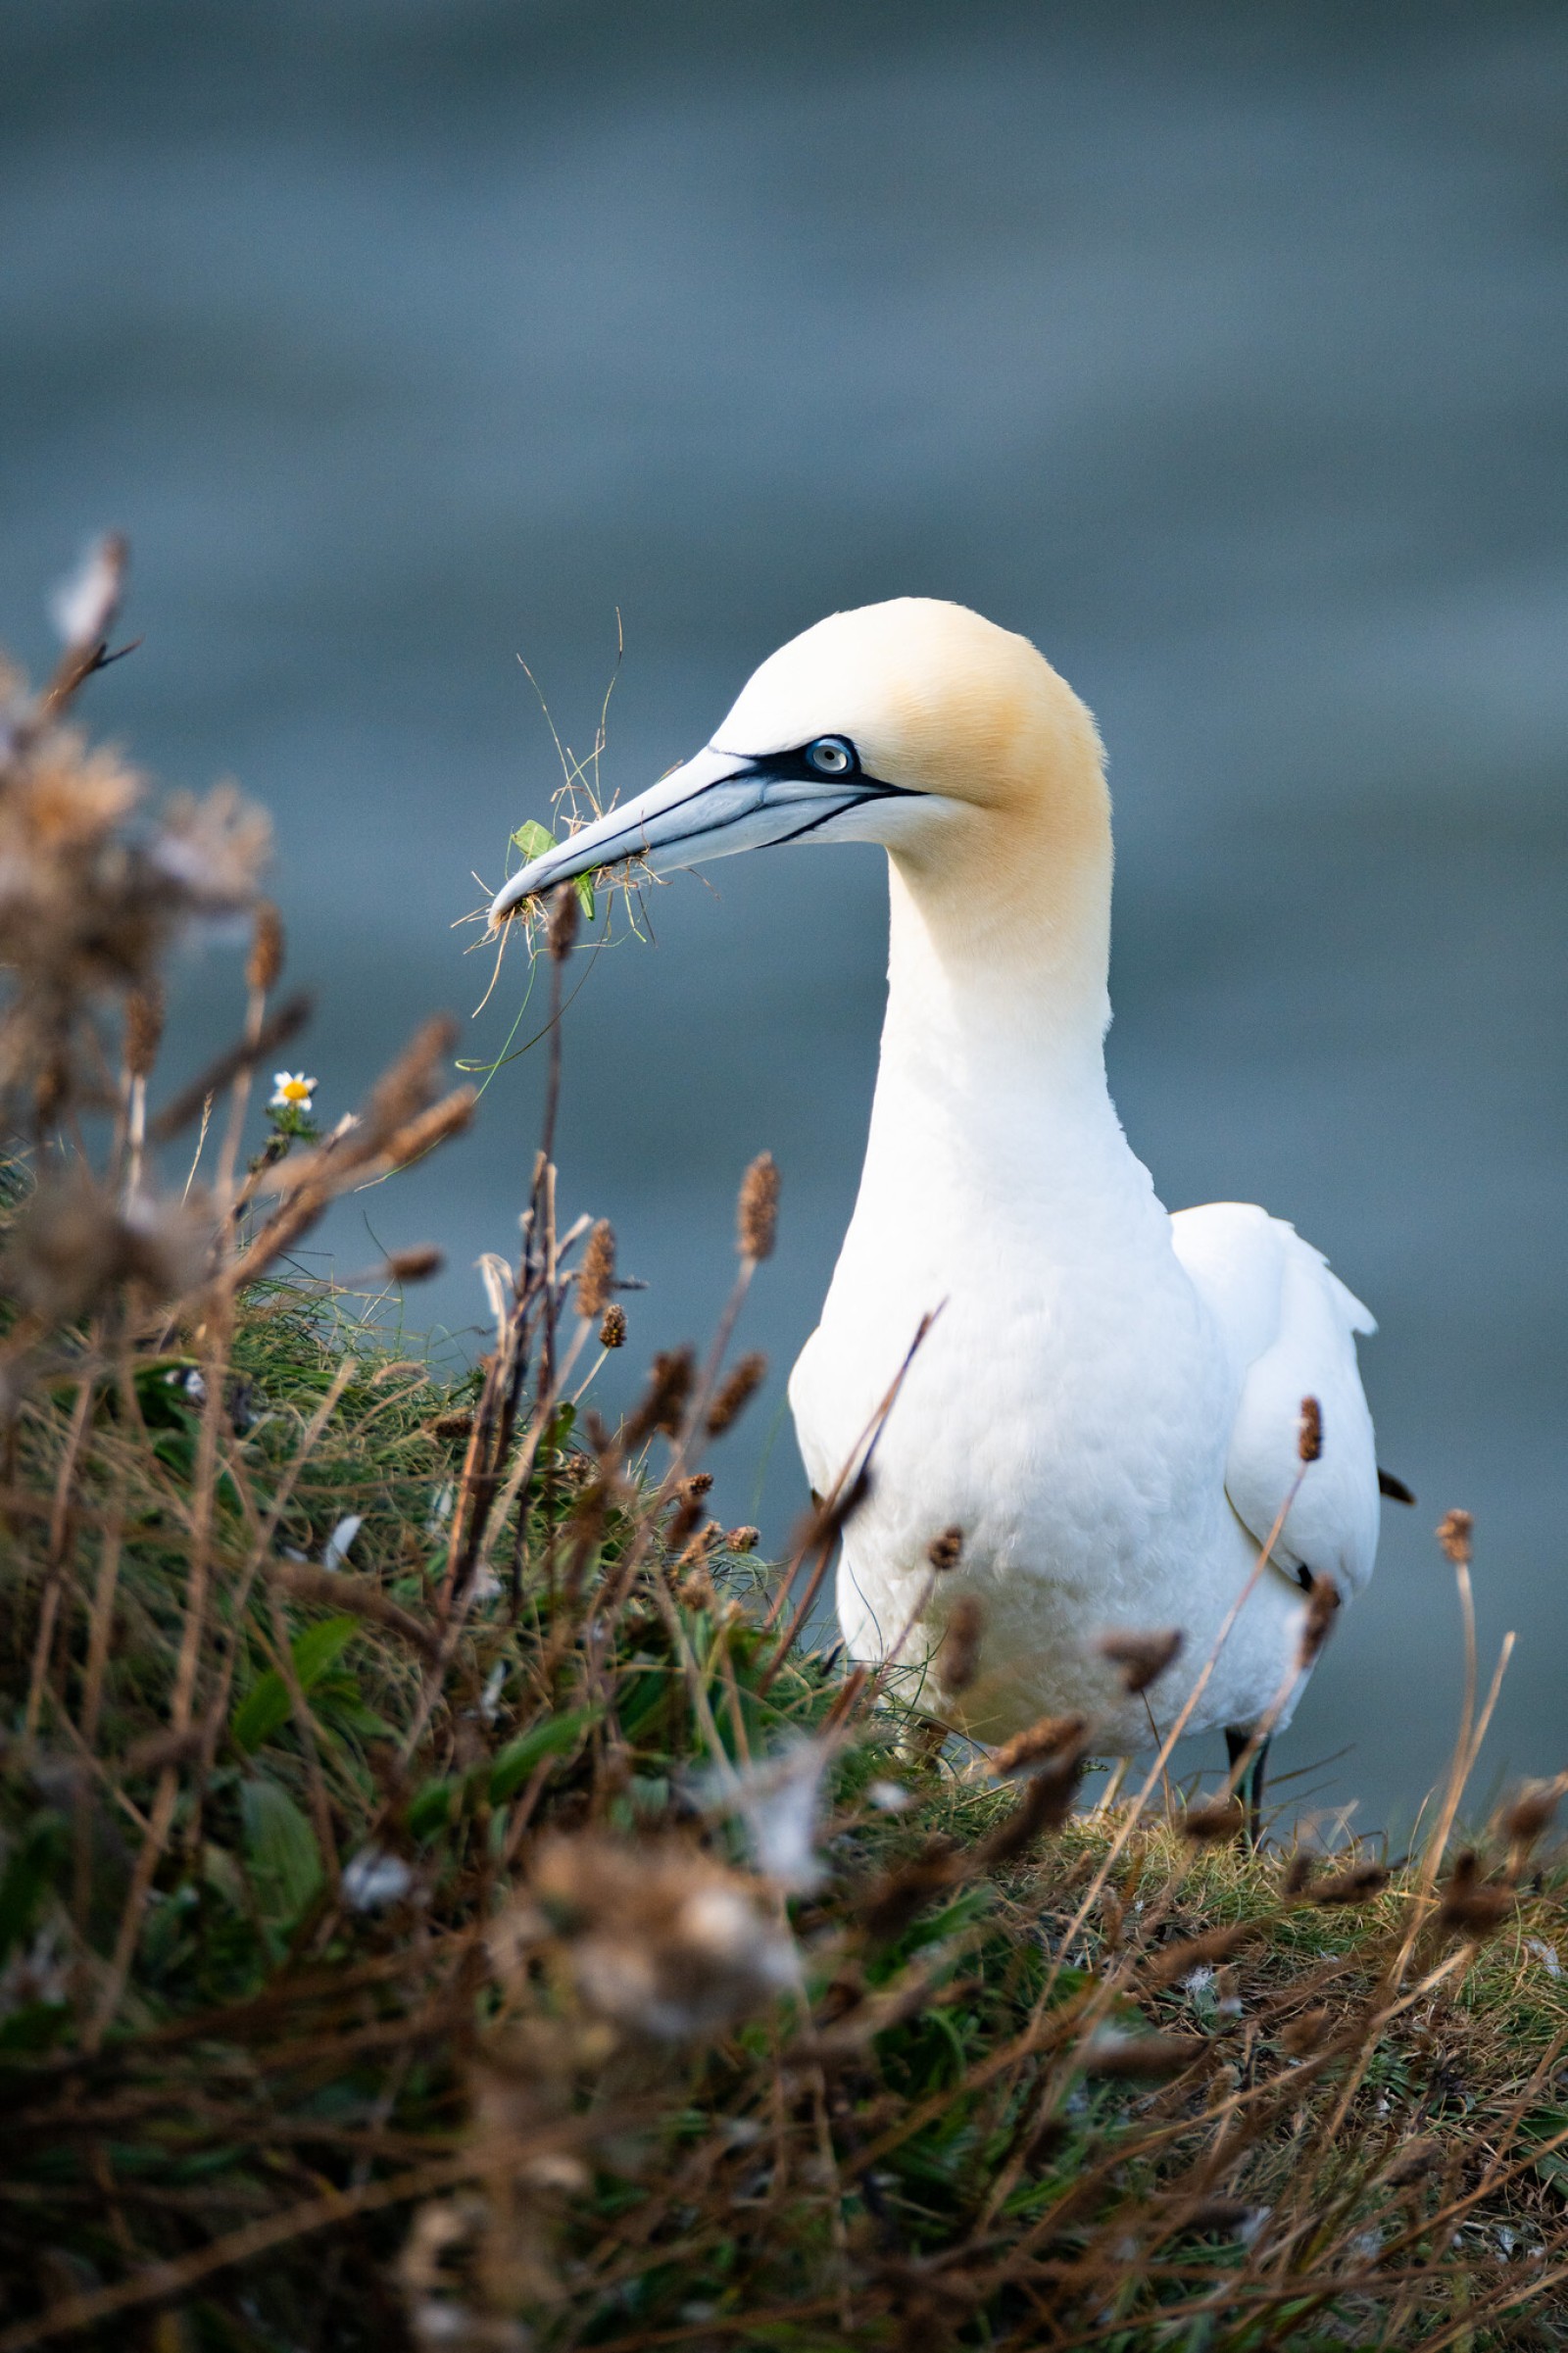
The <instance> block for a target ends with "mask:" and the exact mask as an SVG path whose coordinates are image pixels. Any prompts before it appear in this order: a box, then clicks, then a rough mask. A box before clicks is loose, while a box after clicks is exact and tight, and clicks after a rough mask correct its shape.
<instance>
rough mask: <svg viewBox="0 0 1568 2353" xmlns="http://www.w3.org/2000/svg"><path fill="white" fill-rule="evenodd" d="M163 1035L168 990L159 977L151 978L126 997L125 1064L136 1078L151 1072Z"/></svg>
mask: <svg viewBox="0 0 1568 2353" xmlns="http://www.w3.org/2000/svg"><path fill="white" fill-rule="evenodd" d="M163 1037H164V992H163V990H162V989H161V988H160V987H159V985H158V983H157V981H156V980H147V981H144V982H143V984H142V986H141V987H140V988H139V989H133V990H132V991H131V993H130V995H129V996H128V997H127V998H126V1000H125V1040H124V1046H125V1068H126V1069H127V1070H128V1071H129V1073H130V1075H131V1077H132V1078H147V1077H148V1076H149V1075H150V1074H151V1071H152V1066H153V1064H154V1062H156V1061H157V1059H158V1049H159V1047H160V1046H161V1045H162V1043H163Z"/></svg>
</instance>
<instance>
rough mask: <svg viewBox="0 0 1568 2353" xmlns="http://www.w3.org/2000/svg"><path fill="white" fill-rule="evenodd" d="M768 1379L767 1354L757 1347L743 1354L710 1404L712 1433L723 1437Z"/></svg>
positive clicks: (709, 1416) (716, 1436)
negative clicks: (746, 1354)
mask: <svg viewBox="0 0 1568 2353" xmlns="http://www.w3.org/2000/svg"><path fill="white" fill-rule="evenodd" d="M766 1379H767V1358H766V1357H765V1356H764V1355H762V1354H760V1352H759V1351H758V1350H756V1349H754V1350H753V1351H752V1353H751V1354H750V1355H749V1356H743V1357H742V1358H741V1360H740V1362H739V1363H738V1364H737V1365H736V1366H735V1368H734V1370H733V1372H732V1373H731V1374H730V1376H729V1378H728V1380H727V1381H726V1382H725V1383H724V1385H723V1387H722V1388H721V1389H720V1390H719V1392H718V1395H717V1396H716V1397H714V1399H713V1402H712V1403H711V1405H710V1407H709V1408H708V1435H709V1437H710V1438H722V1436H723V1435H724V1432H725V1431H726V1430H727V1429H728V1428H729V1426H730V1424H731V1423H732V1422H733V1421H735V1420H737V1419H738V1418H739V1416H740V1415H741V1414H742V1413H743V1412H744V1410H745V1408H746V1407H747V1405H748V1404H750V1402H751V1400H752V1398H753V1397H755V1396H756V1395H757V1392H758V1391H759V1390H760V1388H761V1386H762V1383H763V1382H764V1381H765V1380H766Z"/></svg>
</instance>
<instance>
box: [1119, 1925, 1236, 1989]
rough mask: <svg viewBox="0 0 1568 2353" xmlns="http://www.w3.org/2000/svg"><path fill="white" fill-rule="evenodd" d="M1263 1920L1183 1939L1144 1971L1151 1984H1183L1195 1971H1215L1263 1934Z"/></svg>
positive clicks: (1162, 1951)
mask: <svg viewBox="0 0 1568 2353" xmlns="http://www.w3.org/2000/svg"><path fill="white" fill-rule="evenodd" d="M1262 1929H1263V1923H1262V1922H1261V1921H1259V1920H1241V1921H1236V1922H1234V1923H1233V1924H1232V1925H1231V1926H1230V1927H1229V1928H1211V1929H1205V1930H1204V1932H1203V1934H1202V1935H1201V1936H1183V1937H1180V1938H1178V1940H1177V1941H1176V1942H1175V1943H1174V1944H1167V1945H1164V1946H1162V1947H1161V1949H1160V1951H1159V1952H1158V1953H1157V1954H1156V1955H1155V1956H1154V1958H1153V1960H1152V1962H1151V1963H1150V1965H1149V1967H1148V1968H1147V1969H1146V1970H1145V1972H1144V1983H1145V1984H1146V1985H1180V1984H1181V1983H1182V1981H1183V1979H1184V1978H1190V1977H1191V1976H1192V1974H1193V1972H1194V1970H1195V1969H1214V1968H1217V1967H1218V1966H1219V1965H1220V1964H1221V1963H1222V1962H1225V1961H1228V1960H1229V1959H1230V1958H1231V1956H1232V1955H1233V1954H1234V1953H1238V1952H1240V1951H1241V1949H1242V1947H1243V1945H1244V1944H1250V1943H1251V1942H1252V1940H1253V1938H1254V1937H1256V1936H1260V1935H1261V1934H1262Z"/></svg>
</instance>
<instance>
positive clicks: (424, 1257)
mask: <svg viewBox="0 0 1568 2353" xmlns="http://www.w3.org/2000/svg"><path fill="white" fill-rule="evenodd" d="M446 1262H447V1254H446V1251H445V1250H437V1248H436V1246H435V1244H434V1243H433V1242H420V1243H417V1244H416V1245H415V1247H414V1249H413V1250H389V1251H388V1252H387V1261H386V1271H387V1279H388V1281H389V1282H393V1283H428V1282H429V1280H430V1277H431V1276H432V1275H438V1274H439V1273H440V1272H441V1269H442V1267H443V1266H445V1264H446Z"/></svg>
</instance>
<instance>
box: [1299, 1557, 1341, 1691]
mask: <svg viewBox="0 0 1568 2353" xmlns="http://www.w3.org/2000/svg"><path fill="white" fill-rule="evenodd" d="M1339 1606H1340V1589H1339V1587H1338V1586H1337V1585H1336V1584H1335V1582H1334V1580H1333V1578H1332V1577H1314V1578H1313V1580H1312V1590H1311V1592H1310V1593H1308V1595H1307V1601H1306V1615H1305V1616H1304V1617H1303V1619H1302V1620H1301V1635H1300V1641H1299V1644H1298V1646H1297V1664H1298V1665H1299V1667H1300V1669H1301V1672H1302V1673H1303V1674H1304V1673H1305V1672H1306V1670H1307V1668H1308V1667H1309V1666H1311V1665H1312V1663H1313V1661H1314V1660H1315V1659H1316V1657H1317V1655H1318V1653H1319V1651H1320V1650H1321V1649H1322V1647H1323V1645H1324V1643H1325V1642H1327V1641H1328V1639H1329V1634H1330V1631H1331V1630H1332V1628H1333V1625H1334V1620H1335V1615H1336V1613H1337V1611H1338V1609H1339Z"/></svg>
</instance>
